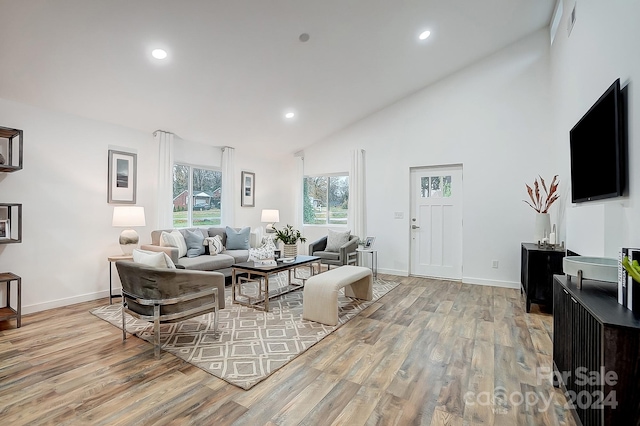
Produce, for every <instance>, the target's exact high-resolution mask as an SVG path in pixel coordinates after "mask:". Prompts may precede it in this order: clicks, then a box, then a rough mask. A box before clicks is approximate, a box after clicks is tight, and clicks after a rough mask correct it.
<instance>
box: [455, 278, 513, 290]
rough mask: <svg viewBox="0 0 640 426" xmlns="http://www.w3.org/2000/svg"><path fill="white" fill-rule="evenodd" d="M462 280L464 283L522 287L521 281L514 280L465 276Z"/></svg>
mask: <svg viewBox="0 0 640 426" xmlns="http://www.w3.org/2000/svg"><path fill="white" fill-rule="evenodd" d="M462 282H463V283H464V284H479V285H488V286H490V287H503V288H515V289H519V288H520V283H519V282H514V281H499V280H486V279H484V278H471V277H463V278H462Z"/></svg>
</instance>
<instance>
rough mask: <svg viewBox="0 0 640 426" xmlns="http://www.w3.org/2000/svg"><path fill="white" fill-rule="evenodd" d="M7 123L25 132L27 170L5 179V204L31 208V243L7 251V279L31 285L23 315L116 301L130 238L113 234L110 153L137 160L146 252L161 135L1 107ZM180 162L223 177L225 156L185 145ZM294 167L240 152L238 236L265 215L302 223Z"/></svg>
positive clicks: (179, 149)
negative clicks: (250, 186)
mask: <svg viewBox="0 0 640 426" xmlns="http://www.w3.org/2000/svg"><path fill="white" fill-rule="evenodd" d="M0 117H2V123H0V126H4V127H14V128H18V129H22V130H24V168H23V170H21V171H19V172H15V173H0V202H10V203H22V205H23V224H22V226H23V241H22V243H21V244H6V245H0V271H2V272H4V271H11V272H13V273H15V274H17V275H19V276H21V277H22V279H23V281H22V282H23V302H22V309H23V312H24V313H30V312H36V311H40V310H44V309H48V308H52V307H58V306H65V305H69V304H72V303H77V302H81V301H86V300H93V299H97V298H100V297H106V296H108V288H109V269H108V268H109V263H108V262H107V257H108V256H110V255H114V254H120V253H121V249H120V246H119V244H118V236H119V234H120V232H121V229H120V228H113V227H112V226H111V217H112V213H113V205H110V204H107V194H106V192H107V156H108V150H109V149H114V148H115V149H120V150H125V151H130V152H136V153H137V162H138V175H137V178H138V187H137V189H138V195H137V205H139V206H144V207H145V215H146V220H147V226H146V227H140V228H136V230H137V231H138V233H139V234H140V242H141V244H146V243H149V242H150V241H151V231H152V230H153V229H157V214H156V187H157V174H158V173H157V168H158V164H157V158H158V151H157V146H156V143H155V141H154V138H153V135H151V134H146V133H144V132H140V131H137V130H133V129H128V128H124V127H121V126H115V125H111V124H107V123H103V122H98V121H93V120H88V119H84V118H81V117H77V116H72V115H68V114H62V113H57V112H54V111H49V110H43V109H40V108H35V107H31V106H27V105H24V104H19V103H15V102H12V101H8V100H4V99H1V98H0ZM175 159H176V161H185V162H188V163H191V164H197V165H202V166H217V167H219V166H220V149H219V148H216V147H213V146H210V145H207V144H203V143H197V142H193V141H185V140H182V139H180V138H179V137H178V138H176V149H175ZM292 161H293V160H292V159H290V158H286V159H279V158H269V159H265V158H263V157H258V156H255V155H253V154H252V153H251V152H243V151H240V150H236V170H235V177H234V179H235V181H236V182H237V191H236V192H237V196H236V199H235V205H236V212H235V220H234V225H235V226H251V227H252V228H253V227H256V226H263V225H264V224H262V223H261V222H260V213H261V210H262V209H263V208H277V209H280V212H281V222H283V223H284V222H287V221H291V220H292V219H293V213H292V212H293V211H294V209H293V207H294V205H293V200H292V199H291V197H290V193H291V191H290V190H289V187H288V185H289V182H290V180H291V178H292V176H293V175H292V173H293V172H292V169H293V166H292V164H293V162H292ZM242 170H247V171H252V172H255V173H256V206H255V207H240V173H241V171H242ZM113 272H114V277H113V287H114V289H118V288H119V287H120V283H119V280H118V276H117V272H116V271H115V268H114V269H113ZM4 298H5V295H4V291H3V292H2V294H1V295H0V300H4ZM14 306H15V304H14Z"/></svg>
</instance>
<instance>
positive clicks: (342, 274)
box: [302, 265, 373, 325]
mask: <svg viewBox="0 0 640 426" xmlns="http://www.w3.org/2000/svg"><path fill="white" fill-rule="evenodd" d="M343 287H344V294H345V296H348V297H353V298H355V299H362V300H371V299H373V276H372V274H371V269H369V268H363V267H362V266H351V265H345V266H341V267H339V268H335V269H331V270H328V271H327V272H323V273H321V274H318V275H314V276H312V277H310V278H309V279H308V280H307V282H306V283H305V285H304V291H303V294H302V318H303V319H306V320H310V321H316V322H321V323H323V324H327V325H336V324H338V291H339V290H340V289H341V288H343Z"/></svg>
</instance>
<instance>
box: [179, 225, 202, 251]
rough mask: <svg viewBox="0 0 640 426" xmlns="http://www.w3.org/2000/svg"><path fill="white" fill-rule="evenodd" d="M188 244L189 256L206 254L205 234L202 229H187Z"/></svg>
mask: <svg viewBox="0 0 640 426" xmlns="http://www.w3.org/2000/svg"><path fill="white" fill-rule="evenodd" d="M184 240H185V242H186V244H187V257H196V256H200V255H202V254H204V245H203V244H202V243H203V241H204V236H203V235H202V232H200V231H191V230H189V229H187V230H186V231H185V238H184Z"/></svg>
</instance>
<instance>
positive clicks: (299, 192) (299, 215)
mask: <svg viewBox="0 0 640 426" xmlns="http://www.w3.org/2000/svg"><path fill="white" fill-rule="evenodd" d="M294 161H295V173H296V175H295V177H294V179H295V181H294V183H295V184H294V186H293V188H294V203H295V215H296V216H295V218H294V223H293V227H294V228H296V229H302V227H303V226H304V223H303V216H304V203H303V200H302V197H303V194H304V188H303V185H304V157H295V158H294Z"/></svg>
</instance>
